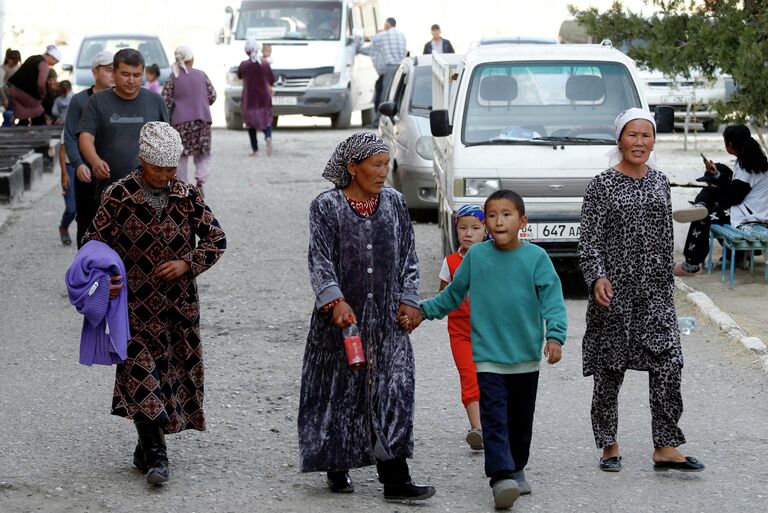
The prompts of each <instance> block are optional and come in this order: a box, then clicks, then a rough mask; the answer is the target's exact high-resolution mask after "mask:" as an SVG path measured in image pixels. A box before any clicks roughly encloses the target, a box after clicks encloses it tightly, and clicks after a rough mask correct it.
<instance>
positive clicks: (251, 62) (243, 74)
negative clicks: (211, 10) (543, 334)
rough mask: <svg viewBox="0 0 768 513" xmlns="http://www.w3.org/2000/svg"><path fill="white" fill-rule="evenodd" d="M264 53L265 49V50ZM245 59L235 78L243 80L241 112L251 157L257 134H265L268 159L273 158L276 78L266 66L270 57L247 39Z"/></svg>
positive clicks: (256, 44) (256, 150)
mask: <svg viewBox="0 0 768 513" xmlns="http://www.w3.org/2000/svg"><path fill="white" fill-rule="evenodd" d="M265 50H266V48H265ZM245 53H246V54H248V59H246V60H244V61H243V62H241V63H240V67H239V68H238V69H237V77H238V78H240V79H242V81H243V97H242V100H241V101H240V111H241V112H242V114H243V120H244V121H245V126H247V127H248V136H249V137H250V138H251V150H253V151H252V152H251V156H252V157H255V156H257V155H258V151H259V142H258V140H257V138H256V132H257V131H259V130H263V131H264V138H265V139H266V143H267V156H271V155H272V86H273V85H274V84H275V76H274V75H273V74H272V67H271V66H270V65H269V55H268V54H266V53H262V47H261V44H260V43H257V42H256V41H253V40H251V39H249V40H248V41H246V43H245Z"/></svg>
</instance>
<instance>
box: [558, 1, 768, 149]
mask: <svg viewBox="0 0 768 513" xmlns="http://www.w3.org/2000/svg"><path fill="white" fill-rule="evenodd" d="M652 4H653V6H654V7H655V8H656V9H657V10H656V12H655V13H654V14H652V15H650V16H642V15H641V14H638V13H635V12H632V11H630V10H629V9H627V8H626V7H625V6H624V5H623V4H622V3H621V2H620V1H616V2H614V3H613V5H612V6H611V7H610V8H609V9H608V10H606V11H604V12H599V11H598V10H597V9H595V8H589V9H586V10H579V9H578V8H576V7H574V6H570V7H569V10H570V12H571V14H572V15H573V16H574V18H575V19H576V21H577V22H578V23H579V24H580V25H582V26H583V27H584V29H585V30H586V31H587V33H588V34H589V35H590V36H592V38H593V40H594V41H600V40H602V39H604V38H608V39H610V40H611V41H613V42H614V44H616V45H617V46H619V45H621V44H622V43H623V44H624V46H625V47H626V49H627V53H628V54H629V55H630V57H632V58H633V59H635V60H636V61H637V62H638V64H639V65H640V66H641V67H646V68H651V69H657V70H659V71H662V72H664V73H667V74H669V75H673V76H674V75H682V76H684V77H691V76H692V75H703V76H704V77H706V78H713V77H715V76H716V75H718V74H721V73H724V74H727V75H730V76H732V77H733V79H734V81H735V83H736V84H737V88H736V92H735V94H734V95H733V96H732V97H731V98H730V99H729V100H728V101H727V102H719V103H718V104H717V105H715V107H716V108H717V109H718V112H719V113H720V118H721V120H722V121H730V122H735V121H738V122H749V123H751V124H752V125H753V126H755V128H756V129H757V131H758V134H759V135H760V139H761V143H762V144H763V146H764V147H765V146H766V144H765V138H764V137H763V135H764V134H763V128H764V127H765V126H766V121H768V0H700V1H697V0H652ZM640 41H643V42H645V44H638V42H640Z"/></svg>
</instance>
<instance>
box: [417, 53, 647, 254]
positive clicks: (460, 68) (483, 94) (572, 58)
mask: <svg viewBox="0 0 768 513" xmlns="http://www.w3.org/2000/svg"><path fill="white" fill-rule="evenodd" d="M454 59H458V61H459V62H455V61H454ZM432 70H433V80H432V83H433V98H432V101H433V110H432V112H431V113H430V127H431V131H432V135H433V136H434V159H433V166H434V173H435V180H436V182H437V196H438V223H439V226H440V228H441V232H442V238H443V251H444V252H445V253H446V254H447V253H449V252H452V251H455V248H456V247H457V246H458V242H457V238H456V233H455V229H454V223H453V219H452V215H453V212H455V211H456V209H457V208H459V207H460V206H461V205H464V204H470V203H473V204H482V203H483V202H484V201H485V199H486V198H487V197H488V195H490V194H491V193H493V192H494V191H496V190H499V189H512V190H514V191H516V192H518V193H519V194H520V195H522V196H523V198H524V199H525V203H526V214H527V215H528V218H529V224H528V227H527V229H526V230H525V232H524V233H522V234H521V236H523V237H524V238H526V239H528V240H530V241H531V242H533V243H536V244H539V245H541V246H542V247H544V248H545V249H546V250H547V251H548V252H549V253H550V255H551V256H553V257H574V256H576V247H577V243H578V238H579V226H580V215H581V203H582V200H583V196H584V190H585V189H586V186H587V183H588V182H589V181H590V180H591V179H592V177H594V176H595V175H596V174H597V173H599V172H601V171H603V170H604V169H606V168H607V167H608V157H607V156H606V153H607V152H608V150H609V149H610V148H611V147H612V146H614V145H615V134H614V127H613V122H614V119H615V118H616V116H617V115H618V114H619V113H620V112H622V111H623V110H626V109H628V108H631V107H640V108H644V109H647V108H648V104H647V103H646V101H645V99H644V98H643V95H642V92H641V89H640V86H639V82H638V78H637V72H636V70H635V64H634V61H632V59H630V58H629V57H627V56H626V55H624V54H623V53H621V52H619V51H618V50H615V49H613V48H611V47H607V46H601V45H519V44H515V45H491V46H478V47H477V48H475V49H472V50H470V52H469V53H467V54H466V55H464V56H463V57H461V56H458V57H457V56H448V55H439V54H438V55H434V56H433V64H432Z"/></svg>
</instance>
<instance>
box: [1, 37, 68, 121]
mask: <svg viewBox="0 0 768 513" xmlns="http://www.w3.org/2000/svg"><path fill="white" fill-rule="evenodd" d="M60 60H61V52H60V51H59V49H58V48H56V45H48V46H47V47H46V49H45V52H43V54H42V55H32V56H31V57H29V58H28V59H27V60H26V61H24V64H22V65H21V67H20V68H19V70H18V71H17V72H16V73H14V74H13V76H11V78H9V79H8V85H9V86H10V90H9V91H8V92H9V94H10V95H11V96H12V97H13V106H14V108H13V115H14V117H15V118H16V119H18V120H19V124H20V125H44V124H45V109H43V104H42V100H43V97H44V96H45V92H46V83H47V81H48V70H49V69H51V68H52V67H53V66H55V65H56V64H57V63H58V62H59V61H60Z"/></svg>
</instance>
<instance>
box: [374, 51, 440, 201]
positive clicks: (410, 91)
mask: <svg viewBox="0 0 768 513" xmlns="http://www.w3.org/2000/svg"><path fill="white" fill-rule="evenodd" d="M385 100H386V101H384V102H383V103H381V104H380V105H379V113H380V114H381V116H380V118H379V134H380V135H381V138H382V139H384V142H386V143H387V145H389V151H390V157H391V158H390V164H389V177H388V179H387V182H388V183H389V185H391V186H392V187H394V188H395V189H397V190H398V191H400V192H401V193H403V195H405V201H406V203H407V204H408V208H409V209H410V210H412V211H413V210H416V211H418V210H436V209H437V187H436V185H435V179H434V175H433V172H432V134H431V132H430V128H429V112H430V110H432V57H431V56H429V55H423V56H418V57H406V58H405V59H403V60H402V62H401V63H400V67H398V69H397V72H396V73H395V77H394V78H393V79H392V84H391V85H390V88H389V91H388V92H387V95H386V96H385Z"/></svg>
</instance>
